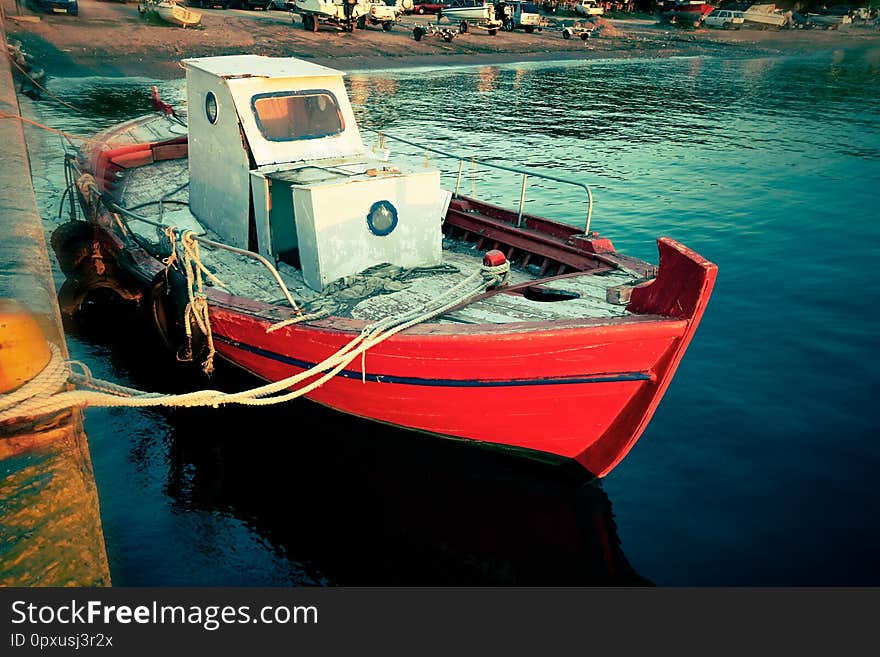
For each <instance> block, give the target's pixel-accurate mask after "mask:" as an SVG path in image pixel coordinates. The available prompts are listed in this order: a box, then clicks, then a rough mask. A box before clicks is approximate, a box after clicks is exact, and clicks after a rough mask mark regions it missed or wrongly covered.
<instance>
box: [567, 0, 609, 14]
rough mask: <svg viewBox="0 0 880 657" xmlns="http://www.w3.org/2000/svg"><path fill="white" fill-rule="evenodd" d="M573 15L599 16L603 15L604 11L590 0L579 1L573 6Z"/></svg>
mask: <svg viewBox="0 0 880 657" xmlns="http://www.w3.org/2000/svg"><path fill="white" fill-rule="evenodd" d="M574 13H576V14H580V15H581V16H601V15H602V14H604V13H605V10H604V9H602V7H600V6H598V5H597V4H596V3H595V2H593V1H592V0H580V2H578V3H577V4H576V5H575V6H574Z"/></svg>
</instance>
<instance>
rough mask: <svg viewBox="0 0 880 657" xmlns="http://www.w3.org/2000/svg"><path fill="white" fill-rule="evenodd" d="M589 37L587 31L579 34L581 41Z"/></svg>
mask: <svg viewBox="0 0 880 657" xmlns="http://www.w3.org/2000/svg"><path fill="white" fill-rule="evenodd" d="M589 38H590V33H589V32H584V33H583V34H581V41H586V40H587V39H589Z"/></svg>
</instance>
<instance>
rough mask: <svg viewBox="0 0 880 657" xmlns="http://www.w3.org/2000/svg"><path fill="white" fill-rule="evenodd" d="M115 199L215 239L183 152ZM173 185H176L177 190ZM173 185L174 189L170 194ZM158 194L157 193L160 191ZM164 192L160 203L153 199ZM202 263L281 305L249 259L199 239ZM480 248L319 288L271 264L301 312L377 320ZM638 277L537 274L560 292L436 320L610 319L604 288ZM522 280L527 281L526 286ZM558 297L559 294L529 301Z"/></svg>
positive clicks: (448, 275)
mask: <svg viewBox="0 0 880 657" xmlns="http://www.w3.org/2000/svg"><path fill="white" fill-rule="evenodd" d="M127 174H128V175H127V176H126V180H125V183H124V187H123V188H122V193H121V197H120V199H119V200H120V203H121V205H123V206H124V207H127V208H132V209H135V208H136V210H135V211H136V212H137V213H138V214H140V215H142V216H144V217H145V218H149V219H150V220H151V221H154V222H158V223H162V224H165V225H169V226H174V227H176V228H181V229H188V230H192V231H194V232H195V233H196V234H197V235H200V236H205V237H207V238H209V239H212V240H215V241H222V240H221V239H220V238H219V237H218V236H217V235H215V234H213V233H212V232H211V231H209V230H207V229H206V228H205V227H204V226H202V225H201V224H200V222H199V221H198V219H196V217H195V216H193V214H192V213H191V212H190V210H189V205H188V200H189V199H188V190H187V189H186V188H185V187H184V188H183V189H179V188H180V187H181V181H186V180H187V178H188V170H187V161H186V159H178V160H166V161H161V162H157V163H154V164H150V165H147V166H143V167H139V168H136V169H131V170H129V171H128V172H127ZM174 190H177V191H176V192H175V191H174ZM169 192H174V193H169ZM163 195H164V196H163ZM160 198H162V199H163V203H162V204H161V207H160V205H159V203H158V201H159V199H160ZM128 222H129V227H130V228H131V230H132V231H134V232H135V233H137V235H138V236H139V237H140V238H142V239H143V240H146V241H148V242H151V243H153V244H155V245H157V246H158V243H159V241H160V237H159V236H158V235H157V230H158V229H157V228H156V227H155V226H154V225H151V224H148V223H146V222H143V221H138V220H137V219H129V220H128ZM200 251H201V259H202V262H203V264H204V265H205V266H206V267H207V268H208V269H209V270H210V271H211V272H212V273H214V274H215V275H216V277H217V278H218V279H219V280H220V281H221V282H222V283H223V285H224V288H223V289H224V291H226V292H229V293H230V294H233V295H235V296H241V297H244V298H249V299H254V300H257V301H262V302H265V303H271V304H278V305H287V301H286V300H285V299H284V294H283V292H282V290H281V288H280V287H279V286H278V285H277V284H276V283H275V282H274V280H273V279H272V277H271V275H270V274H269V272H268V270H267V269H266V268H265V267H264V266H263V265H262V264H261V263H260V262H259V261H257V260H256V259H253V258H249V257H247V256H242V255H238V254H235V253H231V252H229V251H225V250H222V249H217V248H212V247H210V246H207V245H200ZM482 256H483V251H480V250H478V249H477V247H476V245H475V244H473V243H471V242H465V241H461V240H457V239H453V238H449V237H444V239H443V264H442V265H441V266H439V267H432V268H427V269H418V270H405V269H402V268H400V267H397V266H394V265H390V264H386V265H379V266H376V267H372V268H371V269H369V270H367V271H366V272H363V273H361V274H357V275H354V276H348V277H346V278H344V279H340V280H339V281H337V282H336V283H334V284H333V285H331V286H330V287H328V288H327V289H325V290H324V292H322V293H318V292H315V291H314V290H312V289H311V288H309V287H308V286H307V285H306V284H305V281H304V280H303V276H302V273H301V272H300V271H299V270H298V269H296V268H295V267H292V266H290V265H289V264H287V263H284V262H280V263H278V265H277V269H278V272H279V274H280V275H281V278H282V279H283V280H284V283H285V285H286V286H287V288H288V290H289V291H290V293H291V295H292V296H293V298H294V299H295V300H296V302H297V303H298V304H300V305H302V306H304V307H305V309H306V310H307V311H308V312H321V313H322V314H332V315H335V316H339V317H350V318H353V319H362V320H377V319H381V318H384V317H387V316H389V315H395V314H398V313H401V312H405V311H407V310H412V309H415V308H418V307H421V306H422V305H424V304H425V303H426V302H428V301H429V300H431V299H433V298H435V297H436V296H437V295H438V294H439V293H441V292H443V291H445V290H447V289H449V288H451V287H453V286H455V285H456V284H457V283H458V282H460V281H461V280H462V279H464V278H465V277H467V276H469V275H471V274H472V273H473V272H475V271H477V270H479V268H480V264H481V261H482ZM535 269H536V268H534V267H532V268H529V267H526V268H523V267H521V266H517V265H516V264H514V265H512V266H511V269H510V274H509V277H508V283H509V284H510V285H517V284H522V283H527V282H528V281H530V280H534V281H538V280H539V279H541V278H542V277H541V276H539V274H538V272H536V271H535ZM636 280H637V277H636V275H635V274H633V273H632V272H627V271H624V270H620V269H617V270H615V269H605V268H603V269H600V270H597V271H595V272H584V273H582V274H573V275H572V274H569V275H568V276H566V277H563V278H561V279H557V280H549V281H543V282H542V283H541V288H543V289H547V288H550V289H551V290H558V291H561V292H563V293H565V294H562V295H553V294H552V293H550V294H540V295H534V294H530V295H529V296H531V297H533V298H527V297H526V296H524V295H522V294H496V295H493V296H491V297H489V298H486V299H482V300H480V301H477V302H474V303H471V304H469V305H467V306H466V307H463V308H460V309H456V310H454V311H451V312H449V313H446V314H445V315H443V316H442V317H440V318H439V320H438V321H441V322H455V323H464V324H504V323H509V322H523V321H529V322H542V321H555V320H563V319H584V318H595V319H602V318H611V317H621V316H625V315H627V314H628V313H627V311H626V307H625V306H623V305H617V304H612V303H609V302H608V301H606V290H607V288H609V287H613V286H618V285H626V284H632V283H634V282H635V281H636ZM526 287H528V286H526ZM535 296H539V297H541V298H542V299H548V298H554V299H556V298H558V297H559V296H561V297H563V298H564V299H561V300H552V301H550V300H536V299H535V298H534V297H535Z"/></svg>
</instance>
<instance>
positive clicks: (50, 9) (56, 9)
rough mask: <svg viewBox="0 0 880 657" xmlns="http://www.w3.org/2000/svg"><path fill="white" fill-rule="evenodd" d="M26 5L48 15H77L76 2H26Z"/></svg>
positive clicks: (35, 0) (49, 0) (44, 0)
mask: <svg viewBox="0 0 880 657" xmlns="http://www.w3.org/2000/svg"><path fill="white" fill-rule="evenodd" d="M27 4H28V6H29V7H31V8H32V9H34V10H38V11H45V12H46V13H49V14H69V15H71V16H78V15H79V3H78V2H77V0H28V3H27Z"/></svg>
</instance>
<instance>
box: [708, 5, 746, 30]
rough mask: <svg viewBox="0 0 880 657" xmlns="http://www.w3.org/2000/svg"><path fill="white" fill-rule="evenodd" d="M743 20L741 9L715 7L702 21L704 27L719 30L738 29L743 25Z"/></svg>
mask: <svg viewBox="0 0 880 657" xmlns="http://www.w3.org/2000/svg"><path fill="white" fill-rule="evenodd" d="M745 20H746V19H745V18H744V17H743V13H742V12H741V11H730V10H729V9H716V10H715V11H713V12H712V13H711V14H709V15H708V16H706V18H705V19H704V23H705V25H706V27H714V28H717V29H720V30H738V29H740V28H741V27H742V26H743V23H744V22H745Z"/></svg>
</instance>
